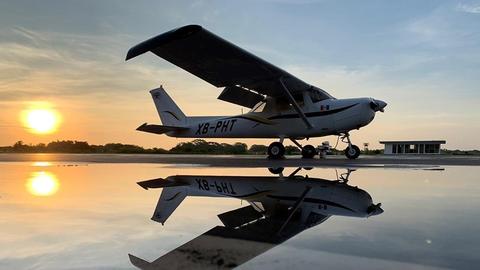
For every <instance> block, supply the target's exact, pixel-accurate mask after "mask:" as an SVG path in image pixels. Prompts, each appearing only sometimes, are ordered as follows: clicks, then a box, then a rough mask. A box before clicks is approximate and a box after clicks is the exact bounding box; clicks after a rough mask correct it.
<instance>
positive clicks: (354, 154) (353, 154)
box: [345, 145, 360, 159]
mask: <svg viewBox="0 0 480 270" xmlns="http://www.w3.org/2000/svg"><path fill="white" fill-rule="evenodd" d="M345 156H346V157H347V158H349V159H356V158H358V156H360V148H358V146H356V145H352V148H350V147H347V148H346V149H345Z"/></svg>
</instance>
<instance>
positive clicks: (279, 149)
mask: <svg viewBox="0 0 480 270" xmlns="http://www.w3.org/2000/svg"><path fill="white" fill-rule="evenodd" d="M267 153H268V157H269V158H271V159H280V158H282V157H283V155H284V154H285V147H284V146H283V144H281V143H279V142H273V143H271V144H270V145H269V146H268V149H267Z"/></svg>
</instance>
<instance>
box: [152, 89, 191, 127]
mask: <svg viewBox="0 0 480 270" xmlns="http://www.w3.org/2000/svg"><path fill="white" fill-rule="evenodd" d="M150 94H151V95H152V98H153V102H154V103H155V107H156V108H157V112H158V115H159V116H160V120H161V121H162V124H164V125H165V126H177V127H182V126H186V125H187V117H186V116H185V114H184V113H183V112H182V110H180V108H179V107H178V106H177V104H176V103H175V101H173V99H172V98H171V97H170V96H169V95H168V94H167V92H166V91H165V89H163V87H162V86H160V87H159V88H156V89H153V90H151V91H150Z"/></svg>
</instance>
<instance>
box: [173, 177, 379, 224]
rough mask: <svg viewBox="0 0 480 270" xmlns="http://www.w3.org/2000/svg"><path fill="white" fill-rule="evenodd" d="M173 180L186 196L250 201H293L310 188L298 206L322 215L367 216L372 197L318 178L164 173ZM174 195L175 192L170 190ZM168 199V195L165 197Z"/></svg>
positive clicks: (252, 202) (343, 185) (352, 188)
mask: <svg viewBox="0 0 480 270" xmlns="http://www.w3.org/2000/svg"><path fill="white" fill-rule="evenodd" d="M167 180H169V181H173V182H181V183H185V184H186V186H183V187H179V188H180V189H185V190H186V196H205V197H230V198H236V199H242V200H246V201H248V202H249V203H251V204H252V205H254V204H255V202H260V203H262V204H279V203H280V204H284V205H293V204H294V203H295V202H296V200H298V198H299V197H300V196H301V195H302V193H303V192H304V191H305V187H306V186H309V187H311V190H310V191H309V192H308V194H307V195H306V197H305V199H304V200H303V204H302V208H306V209H307V208H308V209H309V212H315V213H318V214H322V215H327V216H329V215H340V216H355V217H368V216H370V215H371V214H373V212H369V207H371V206H372V205H373V201H372V197H371V196H370V195H369V194H368V193H367V192H366V191H364V190H362V189H359V188H357V187H353V186H349V185H347V184H344V183H341V182H338V181H330V180H324V179H319V178H304V177H301V176H296V177H293V178H279V177H257V176H254V177H253V176H250V177H249V176H201V175H195V176H191V175H175V176H169V177H167ZM172 194H173V195H172V196H168V197H174V196H175V195H174V194H176V192H174V193H172ZM165 199H167V200H168V199H170V198H165Z"/></svg>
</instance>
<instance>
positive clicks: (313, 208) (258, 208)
mask: <svg viewBox="0 0 480 270" xmlns="http://www.w3.org/2000/svg"><path fill="white" fill-rule="evenodd" d="M300 170H301V168H297V169H296V170H294V171H293V172H292V173H290V174H289V175H285V176H284V175H283V173H282V171H283V168H276V169H274V170H271V172H274V173H279V176H209V175H174V176H169V177H167V178H165V179H163V178H158V179H153V180H146V181H142V182H139V183H138V184H139V185H140V186H141V187H143V188H144V189H151V188H163V190H162V193H161V195H160V198H159V200H158V203H157V206H156V208H155V211H154V214H153V216H152V220H154V221H157V222H160V223H162V224H164V223H165V221H166V220H167V219H168V218H169V217H170V216H171V214H172V213H173V212H174V211H175V209H177V207H178V206H179V205H180V203H181V202H182V201H183V200H184V199H185V198H186V197H187V196H202V197H230V198H236V199H241V200H245V201H247V202H248V203H249V204H250V205H248V206H246V207H241V208H238V209H235V210H232V211H229V212H226V213H222V214H220V215H218V217H219V218H220V220H221V222H222V223H223V226H216V227H214V228H212V229H211V230H209V231H207V232H205V233H204V234H202V235H200V236H198V237H197V238H195V239H193V240H191V241H189V242H187V243H185V244H184V245H182V246H180V247H178V248H176V249H175V250H172V251H170V252H168V253H167V254H165V255H163V256H161V257H159V258H158V259H156V260H154V261H153V262H148V261H145V260H143V259H141V258H138V257H136V256H134V255H129V256H130V261H131V262H132V264H133V265H135V266H137V267H138V268H140V269H145V270H147V269H148V270H154V269H166V268H173V269H231V268H235V267H237V266H239V265H241V264H243V263H245V262H246V261H248V260H250V259H252V258H254V257H256V256H258V255H260V254H262V253H263V252H266V251H267V250H269V249H271V248H273V247H275V246H276V245H279V244H281V243H283V242H285V241H287V240H288V239H290V238H292V237H294V236H295V235H297V234H299V233H301V232H302V231H304V230H306V229H308V228H311V227H313V226H316V225H319V224H321V223H323V222H325V221H326V220H327V219H328V218H329V217H331V216H349V217H359V218H368V217H370V216H374V215H379V214H381V213H383V209H382V208H381V204H380V203H379V204H374V203H373V201H372V197H371V196H370V195H369V194H368V193H367V192H366V191H364V190H362V189H359V188H357V187H353V186H350V185H348V183H347V182H348V178H349V176H350V173H351V172H352V170H348V171H347V172H346V173H344V174H341V175H340V177H338V179H337V180H333V181H332V180H326V179H321V178H309V177H308V176H299V175H296V174H297V173H298V172H299V171H300Z"/></svg>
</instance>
